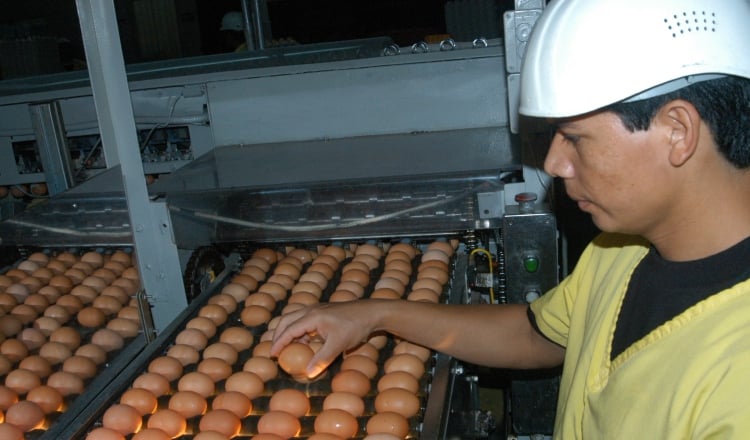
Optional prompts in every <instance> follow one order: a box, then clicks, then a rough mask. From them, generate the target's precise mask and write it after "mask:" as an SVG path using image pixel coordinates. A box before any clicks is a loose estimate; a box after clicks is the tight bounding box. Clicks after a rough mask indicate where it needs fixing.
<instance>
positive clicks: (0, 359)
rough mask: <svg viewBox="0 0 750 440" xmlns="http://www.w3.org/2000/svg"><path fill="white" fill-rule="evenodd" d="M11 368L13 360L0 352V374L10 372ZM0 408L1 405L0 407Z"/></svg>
mask: <svg viewBox="0 0 750 440" xmlns="http://www.w3.org/2000/svg"><path fill="white" fill-rule="evenodd" d="M12 369H13V362H11V360H10V359H8V358H7V357H5V355H2V354H0V376H4V375H6V374H8V372H10V370H12ZM0 409H2V407H0Z"/></svg>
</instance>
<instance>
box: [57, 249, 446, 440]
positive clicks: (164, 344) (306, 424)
mask: <svg viewBox="0 0 750 440" xmlns="http://www.w3.org/2000/svg"><path fill="white" fill-rule="evenodd" d="M349 261H350V259H347V260H344V261H342V262H341V264H340V266H339V270H338V271H336V273H335V274H334V276H333V278H332V279H331V280H330V281H329V283H328V285H327V287H326V289H324V290H323V293H322V295H321V302H326V301H327V299H328V296H329V295H330V294H331V293H332V292H333V291H334V290H335V287H336V285H337V284H338V281H339V279H340V275H341V273H340V272H341V267H343V266H345V265H346V264H347V263H348V262H349ZM418 263H419V258H415V259H414V260H413V261H412V264H413V266H414V271H413V274H412V277H411V279H410V281H409V284H408V286H407V291H408V289H409V287H410V286H411V285H412V283H413V282H414V280H415V278H416V272H417V271H416V268H417V266H418ZM309 264H310V263H307V264H305V265H304V267H303V269H302V272H301V273H304V272H305V270H306V269H307V268H308V267H309ZM382 266H383V260H382V259H381V265H380V267H378V268H376V269H373V270H372V271H371V272H370V283H369V285H368V287H367V288H366V289H365V296H364V297H367V296H368V295H369V294H370V293H371V292H372V290H373V286H374V285H375V283H376V282H377V280H378V279H379V277H380V274H381V273H382ZM453 266H454V265H453V264H451V268H453ZM274 268H275V265H274V266H272V267H271V268H270V269H269V271H268V274H269V275H270V274H271V273H273V270H274ZM235 274H236V273H232V274H230V275H229V276H227V277H226V278H225V279H224V280H219V281H221V282H217V283H215V284H214V285H213V286H210V287H209V288H208V289H207V290H206V291H204V292H203V293H201V294H200V295H199V296H198V297H197V298H196V299H195V300H194V301H193V302H191V303H190V304H189V306H188V308H187V309H186V310H185V311H183V313H182V314H180V316H178V317H177V319H175V321H174V322H173V323H172V324H171V325H170V326H169V327H168V328H167V329H165V330H164V332H162V334H161V335H159V337H157V339H156V340H155V341H153V342H152V343H151V344H150V346H149V347H147V348H146V349H145V350H144V351H143V352H142V353H141V354H140V355H139V356H138V357H137V358H136V359H135V360H134V361H133V362H132V365H133V366H134V368H130V369H129V371H128V373H129V374H128V375H127V376H125V375H121V377H119V378H117V380H116V381H113V383H111V384H110V387H109V389H108V390H107V391H106V392H104V393H101V395H100V396H99V398H98V399H96V400H95V401H93V402H92V403H91V405H90V407H89V408H88V409H87V410H86V411H85V413H84V414H81V416H80V417H79V419H78V420H77V422H78V423H77V424H72V425H71V426H70V428H71V429H69V430H67V431H66V432H65V433H64V438H85V434H86V433H87V432H89V431H91V430H93V429H95V428H96V427H99V426H102V420H101V418H102V416H103V414H104V412H105V411H106V409H107V408H109V406H111V405H112V404H115V403H118V402H119V399H120V396H121V395H122V394H123V393H124V392H125V391H126V390H127V389H128V388H129V387H130V386H131V385H132V383H133V381H134V380H135V378H137V377H138V376H139V375H141V374H142V373H144V372H146V371H147V367H148V365H149V363H150V362H151V361H152V360H154V359H155V358H157V357H160V356H164V355H166V353H167V351H168V349H169V348H170V347H171V346H172V345H173V344H174V341H175V337H176V335H177V334H178V333H179V332H180V331H182V330H184V329H185V328H186V323H187V322H188V321H189V320H190V319H192V318H194V317H196V316H198V312H199V310H200V308H201V307H203V306H204V305H206V304H208V301H209V300H210V298H211V297H212V296H214V295H216V294H218V293H220V292H221V289H222V288H223V287H224V286H225V285H226V284H227V283H228V282H230V280H231V277H232V275H235ZM451 283H452V281H449V282H448V283H446V285H445V286H444V291H443V295H442V297H441V301H449V300H450V301H453V297H454V296H456V295H455V293H452V289H451ZM260 285H262V283H259V285H258V286H259V287H260ZM256 290H257V289H256ZM458 290H459V291H460V290H461V289H458ZM251 293H253V292H252V291H251ZM285 305H286V300H284V301H279V302H278V303H277V305H276V309H275V311H274V313H273V315H272V317H275V316H278V315H279V314H280V312H281V310H282V309H283V307H284V306H285ZM238 306H239V307H238V308H237V310H235V311H234V312H233V313H232V314H230V315H229V316H228V319H227V321H226V322H225V323H224V324H222V325H220V326H218V327H217V331H216V334H215V335H214V336H213V337H212V338H210V339H209V340H208V343H207V344H208V345H210V344H212V343H214V342H217V341H218V340H219V336H220V334H221V332H222V331H224V330H225V329H227V328H229V327H231V326H244V325H243V324H242V322H241V320H240V312H241V310H242V303H239V304H238ZM266 329H267V326H266V324H262V325H259V326H255V327H252V328H250V331H251V332H252V334H253V336H254V342H253V345H252V346H251V348H250V349H248V350H244V351H242V352H240V353H239V355H238V360H237V361H236V362H235V363H234V364H233V365H232V370H233V372H237V371H241V370H242V366H243V365H244V363H245V362H246V361H247V359H249V358H250V357H252V349H253V348H254V347H255V345H257V344H258V342H259V340H260V337H261V335H262V334H263V333H264V332H265V331H266ZM393 345H394V341H393V338H392V337H389V338H388V342H387V344H386V346H385V347H384V348H383V349H381V350H380V353H379V356H380V358H379V362H378V366H379V371H378V374H377V375H376V376H375V377H374V378H373V379H372V380H371V390H370V392H369V393H368V394H367V395H366V396H364V398H363V400H364V403H365V415H363V416H360V417H357V422H358V426H359V430H358V433H357V435H356V436H355V437H354V438H363V437H364V436H366V432H365V426H366V424H367V421H368V418H369V416H370V415H372V414H375V408H374V398H375V395H376V393H377V381H378V379H379V378H380V376H381V375H382V373H383V371H382V367H383V364H384V361H385V359H387V358H388V357H389V356H390V355H391V353H392V348H393ZM341 362H342V357H341V356H339V358H337V359H336V360H335V361H334V363H332V364H331V366H330V367H329V369H328V372H327V375H328V376H327V377H324V378H322V379H320V380H317V381H314V382H310V383H299V382H297V381H295V380H294V379H292V378H291V377H290V376H289V375H288V374H287V373H286V372H284V371H283V370H282V369H281V368H279V372H278V376H277V377H276V378H275V379H272V380H270V381H268V382H266V384H265V389H264V392H263V394H262V395H260V396H258V397H256V398H254V399H252V403H253V410H252V413H251V414H250V415H248V416H247V417H245V418H243V419H242V421H241V422H242V428H241V430H240V434H239V435H237V436H236V437H234V438H235V439H240V440H245V439H248V440H249V439H251V438H252V436H253V435H255V434H256V433H257V424H258V420H259V419H260V417H261V416H262V415H263V414H265V413H266V412H267V410H268V402H269V400H270V397H271V396H272V394H273V392H275V391H278V390H280V389H284V388H295V389H298V390H300V391H303V392H305V393H306V394H307V395H308V396H309V398H310V405H311V409H310V412H309V414H308V415H306V416H303V417H300V418H299V420H300V424H301V431H300V434H299V435H298V436H297V437H294V438H295V439H299V440H304V439H306V438H307V437H308V436H310V435H312V434H313V433H314V427H313V424H314V421H315V416H316V415H317V414H318V413H319V412H320V411H321V410H322V405H323V400H324V399H325V397H326V396H327V395H328V394H329V393H330V392H331V387H330V378H332V377H333V376H334V375H335V373H336V372H338V371H339V369H340V364H341ZM448 362H449V359H448V358H447V357H446V356H443V355H440V354H435V353H433V354H432V355H431V356H430V358H429V359H428V360H427V361H426V363H425V374H424V375H423V377H422V378H421V379H420V381H419V384H420V389H419V391H418V393H417V396H418V397H419V400H420V410H419V413H418V414H417V415H416V416H414V417H412V418H410V419H409V424H410V433H409V435H408V436H407V438H410V439H412V438H421V436H422V435H425V437H424V438H432V437H433V436H436V434H435V433H434V431H435V429H438V428H439V427H440V426H441V425H442V424H443V423H444V422H442V420H443V419H444V418H445V412H446V408H445V407H444V401H445V396H446V395H447V382H448V374H447V371H448ZM196 367H197V365H196V364H191V365H187V366H185V367H184V369H183V373H182V374H183V375H185V374H187V373H189V372H192V371H196ZM436 367H437V368H436ZM178 380H179V379H177V380H175V381H173V382H172V383H171V384H170V388H171V389H170V392H169V393H168V394H167V395H165V396H161V397H159V398H158V399H157V401H158V408H159V409H161V408H166V407H167V405H168V401H169V398H170V397H171V394H172V393H174V392H175V391H177V381H178ZM223 386H224V381H219V382H217V383H216V391H215V392H214V394H213V395H212V396H209V397H208V398H207V399H206V400H207V402H208V404H209V406H208V407H209V409H210V408H211V400H212V398H213V397H214V396H216V395H218V393H220V392H222V391H223ZM436 392H437V394H438V396H437V397H435V396H433V394H435V393H436ZM428 401H429V402H431V403H430V404H428ZM435 402H437V403H435ZM199 421H200V416H196V417H193V418H190V419H188V420H187V429H186V433H185V434H184V435H182V436H180V437H179V438H181V439H185V440H190V439H192V438H193V434H194V433H197V432H199V429H198V423H199ZM147 422H148V415H146V416H144V417H143V426H144V427H145V426H146V424H147ZM76 425H77V426H78V427H76ZM427 432H429V434H427ZM131 437H132V435H131V436H126V438H128V439H129V438H131Z"/></svg>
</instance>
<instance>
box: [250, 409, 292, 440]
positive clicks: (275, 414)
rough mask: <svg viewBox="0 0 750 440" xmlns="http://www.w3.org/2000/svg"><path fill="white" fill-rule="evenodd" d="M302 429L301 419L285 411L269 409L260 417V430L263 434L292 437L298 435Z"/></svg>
mask: <svg viewBox="0 0 750 440" xmlns="http://www.w3.org/2000/svg"><path fill="white" fill-rule="evenodd" d="M301 429H302V426H301V424H300V421H299V419H298V418H297V417H294V416H293V415H291V414H289V413H287V412H284V411H268V412H266V413H265V414H263V415H262V416H260V419H258V432H259V433H261V434H264V433H268V434H276V435H278V436H279V437H281V438H290V437H295V436H297V435H298V434H299V433H300V431H301Z"/></svg>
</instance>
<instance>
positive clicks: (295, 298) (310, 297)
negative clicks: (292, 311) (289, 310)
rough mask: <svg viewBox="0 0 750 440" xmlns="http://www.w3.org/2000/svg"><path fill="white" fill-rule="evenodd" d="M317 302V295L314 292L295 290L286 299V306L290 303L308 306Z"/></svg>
mask: <svg viewBox="0 0 750 440" xmlns="http://www.w3.org/2000/svg"><path fill="white" fill-rule="evenodd" d="M318 302H319V301H318V297H317V296H316V295H315V294H312V293H309V292H297V293H293V294H291V296H289V299H288V300H287V306H289V305H291V304H302V305H305V306H310V305H313V304H317V303H318Z"/></svg>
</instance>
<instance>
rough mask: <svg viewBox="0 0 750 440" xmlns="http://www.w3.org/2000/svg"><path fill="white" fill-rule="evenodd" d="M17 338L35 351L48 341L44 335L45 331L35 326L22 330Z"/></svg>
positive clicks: (27, 347)
mask: <svg viewBox="0 0 750 440" xmlns="http://www.w3.org/2000/svg"><path fill="white" fill-rule="evenodd" d="M17 338H18V340H19V341H21V342H22V343H23V345H25V346H26V349H27V350H29V351H34V350H36V349H37V348H39V347H41V346H42V345H43V344H44V343H45V342H47V337H46V336H44V333H42V331H41V330H39V329H37V328H33V327H27V328H25V329H23V330H21V333H19V334H18V336H17Z"/></svg>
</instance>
